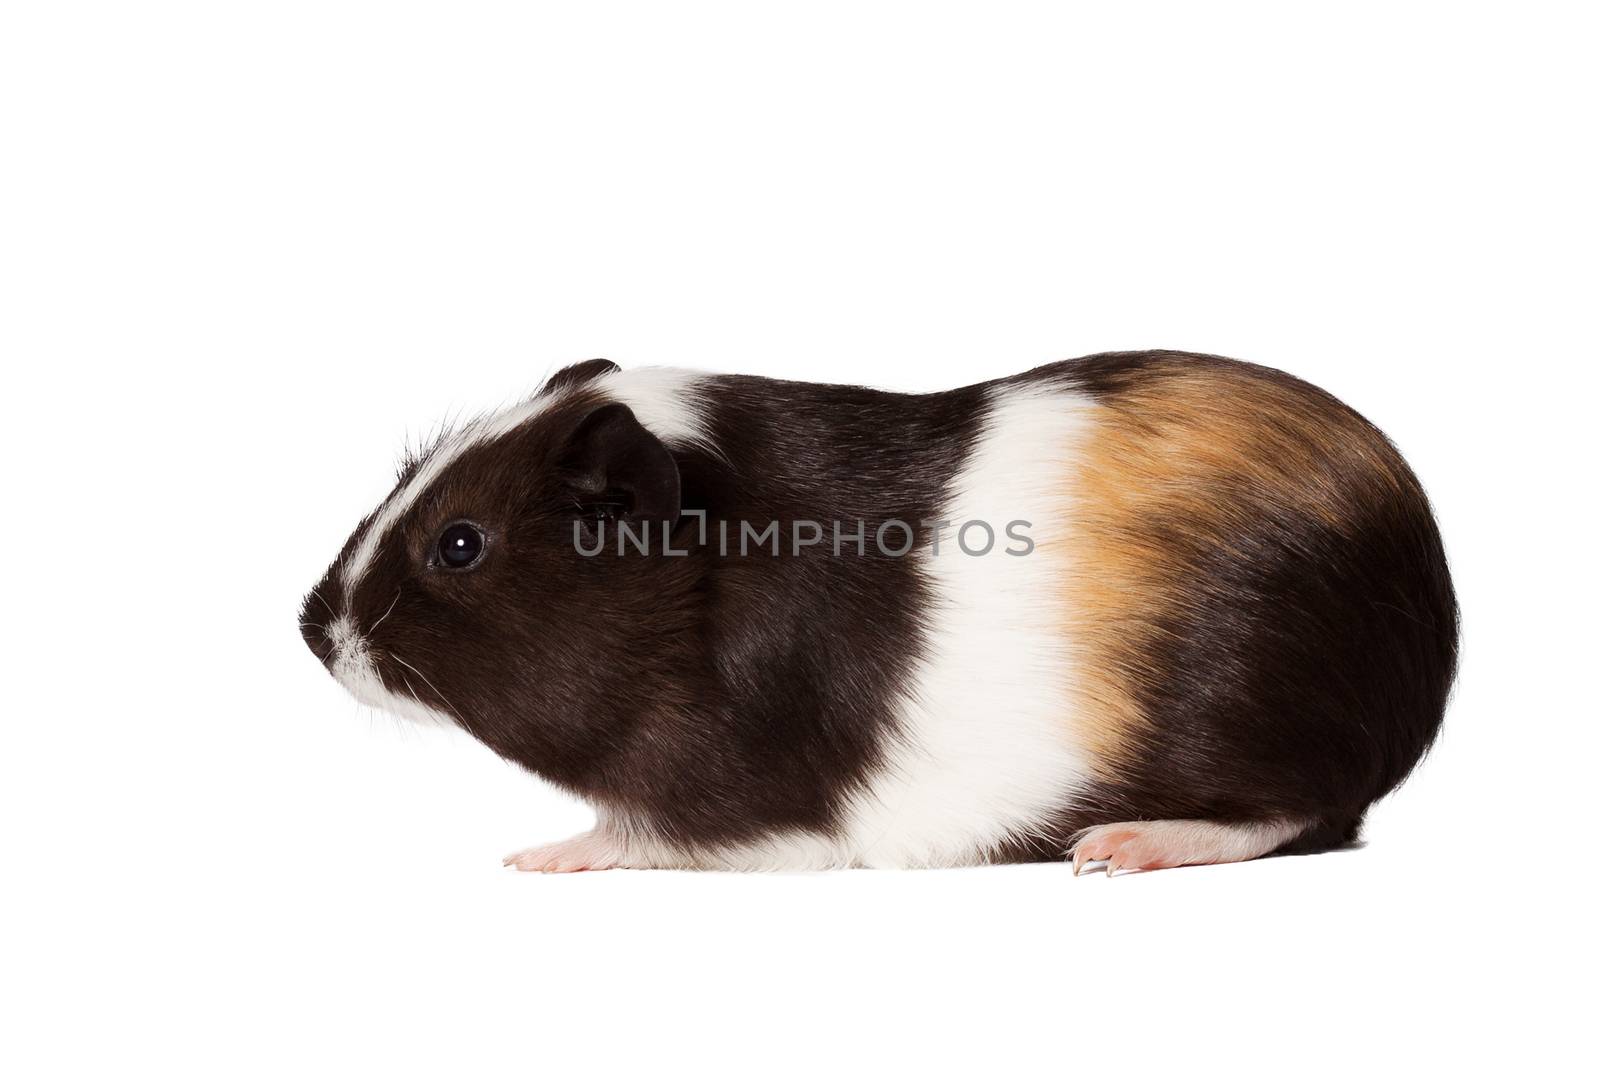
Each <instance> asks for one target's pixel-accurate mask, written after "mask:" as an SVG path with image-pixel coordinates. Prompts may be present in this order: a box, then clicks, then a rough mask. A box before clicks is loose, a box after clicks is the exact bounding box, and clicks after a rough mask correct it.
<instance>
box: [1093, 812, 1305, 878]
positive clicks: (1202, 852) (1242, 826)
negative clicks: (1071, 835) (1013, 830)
mask: <svg viewBox="0 0 1600 1067" xmlns="http://www.w3.org/2000/svg"><path fill="white" fill-rule="evenodd" d="M1305 828H1306V824H1305V823H1304V822H1302V821H1298V820H1289V819H1281V820H1273V821H1267V822H1249V823H1218V822H1207V821H1205V820H1202V819H1156V820H1152V821H1150V822H1114V823H1106V824H1105V825H1103V826H1091V827H1090V828H1089V829H1087V830H1085V831H1084V832H1083V833H1082V835H1081V836H1080V837H1079V838H1078V842H1077V844H1075V845H1074V846H1073V848H1072V873H1073V874H1074V875H1077V874H1079V873H1080V872H1082V870H1083V868H1084V865H1085V864H1089V863H1100V862H1104V863H1105V872H1106V874H1107V876H1110V875H1114V874H1116V873H1117V872H1118V871H1127V870H1140V871H1154V870H1160V869H1162V868H1164V867H1188V866H1192V865H1196V864H1203V863H1238V862H1240V861H1241V860H1253V859H1255V858H1256V857H1257V856H1264V855H1266V854H1267V853H1268V852H1271V851H1272V850H1273V849H1275V848H1277V847H1278V846H1279V845H1282V844H1283V843H1284V842H1286V841H1289V840H1291V839H1292V838H1294V837H1295V836H1296V835H1298V834H1300V833H1301V832H1302V831H1304V830H1305Z"/></svg>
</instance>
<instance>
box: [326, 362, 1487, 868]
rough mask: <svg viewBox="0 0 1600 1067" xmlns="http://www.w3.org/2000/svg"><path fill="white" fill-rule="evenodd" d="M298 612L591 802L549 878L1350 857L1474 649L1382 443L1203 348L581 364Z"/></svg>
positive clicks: (367, 539) (411, 475)
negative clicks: (714, 365) (761, 374)
mask: <svg viewBox="0 0 1600 1067" xmlns="http://www.w3.org/2000/svg"><path fill="white" fill-rule="evenodd" d="M301 627H302V633H303V636H304V638H305V640H306V643H307V644H309V645H310V647H311V649H312V651H313V652H314V653H315V654H316V655H317V656H318V657H319V658H320V659H321V660H322V661H323V663H324V664H325V666H326V667H327V669H328V670H329V671H330V672H331V673H332V674H333V676H334V677H335V678H336V679H337V680H338V681H339V682H341V683H342V684H343V685H344V686H345V687H346V688H348V689H349V690H350V691H351V692H352V693H354V694H355V696H356V697H357V698H358V700H360V701H361V702H363V703H365V704H369V705H372V706H374V707H378V708H386V709H389V710H390V711H392V712H394V713H396V714H398V715H403V716H407V717H410V718H414V719H420V720H424V721H432V722H442V723H446V724H450V725H453V726H455V727H459V728H461V729H463V730H465V731H467V732H468V733H470V734H471V735H472V736H474V737H476V738H477V739H478V740H480V741H482V742H483V743H484V744H485V745H487V746H488V747H489V748H490V749H492V750H493V751H495V752H496V753H498V754H499V755H501V756H502V757H504V758H505V759H507V760H509V761H511V762H513V763H516V764H518V765H520V766H521V767H524V768H526V769H527V770H529V771H531V772H533V773H534V774H536V775H539V776H540V777H542V778H544V779H546V780H548V781H549V782H551V783H554V784H555V785H557V786H559V787H561V788H562V789H564V790H568V791H570V792H572V793H574V794H576V795H578V796H579V797H582V798H584V799H585V800H586V801H587V802H589V803H590V804H591V805H592V806H593V807H594V809H595V810H596V814H597V820H596V825H595V827H594V828H593V829H592V830H590V831H588V832H587V833H583V834H580V835H578V836H577V837H574V838H571V839H570V840H566V841H562V842H559V843H557V844H551V845H545V846H543V847H539V848H533V849H529V850H527V851H524V852H518V853H516V854H514V855H512V856H510V857H508V858H507V859H506V861H505V862H506V863H507V864H508V865H510V866H514V867H516V868H518V869H520V870H535V871H576V870H600V869H605V868H611V867H633V868H656V867H671V868H702V869H738V870H756V869H783V868H789V869H796V868H802V869H803V868H835V867H878V868H885V867H887V868H906V867H942V866H956V865H972V864H983V863H1004V862H1021V861H1038V860H1056V859H1068V858H1070V859H1071V861H1072V864H1073V869H1074V871H1077V870H1079V869H1080V868H1081V867H1082V865H1083V864H1085V863H1102V862H1103V864H1104V870H1105V871H1106V872H1107V873H1114V872H1116V871H1118V870H1129V869H1136V868H1137V869H1146V870H1148V869H1154V868H1165V867H1176V866H1181V865H1186V864H1206V863H1227V862H1234V861H1240V860H1248V859H1252V858H1255V857H1258V856H1265V855H1270V854H1275V853H1289V852H1312V851H1323V850H1328V849H1333V848H1337V847H1340V846H1342V845H1345V844H1347V843H1350V842H1352V841H1353V840H1354V839H1355V837H1356V835H1357V833H1358V831H1359V828H1360V825H1361V820H1362V817H1363V814H1364V813H1365V811H1366V809H1367V807H1368V805H1370V804H1371V803H1372V802H1373V801H1375V800H1377V799H1378V798H1379V797H1382V796H1383V795H1385V794H1386V793H1388V792H1389V791H1390V790H1392V789H1394V788H1395V786H1397V785H1398V784H1399V783H1400V782H1401V781H1402V780H1403V779H1404V778H1405V777H1406V776H1407V774H1408V773H1409V772H1410V771H1411V769H1412V768H1413V767H1414V766H1415V765H1416V764H1417V762H1418V760H1420V759H1421V758H1422V756H1423V755H1424V753H1425V752H1426V751H1427V750H1428V748H1429V746H1430V744H1431V743H1432V741H1433V739H1434V736H1435V734H1436V732H1437V731H1438V729H1439V724H1440V721H1441V718H1442V716H1443V713H1444V707H1445V703H1446V699H1447V697H1448V694H1449V690H1450V687H1451V683H1452V680H1453V677H1454V673H1455V664H1456V649H1457V608H1456V600H1455V594H1454V591H1453V589H1452V587H1451V581H1450V575H1449V572H1448V570H1447V568H1446V563H1445V554H1444V550H1443V547H1442V545H1441V543H1440V537H1439V531H1438V528H1437V526H1436V524H1435V522H1434V518H1433V515H1432V513H1431V511H1430V509H1429V506H1428V502H1427V500H1426V498H1425V497H1424V495H1423V492H1422V489H1421V487H1420V486H1419V484H1418V482H1417V479H1416V477H1415V476H1414V475H1413V474H1412V472H1411V470H1410V468H1409V467H1408V466H1407V465H1406V463H1405V461H1404V460H1403V459H1401V457H1400V455H1399V453H1398V452H1397V451H1396V450H1395V448H1394V446H1393V445H1392V444H1391V443H1390V442H1389V440H1388V439H1387V438H1386V437H1385V436H1384V435H1383V434H1382V433H1381V432H1379V431H1378V430H1377V429H1376V428H1374V427H1373V426H1372V425H1371V424H1370V423H1368V422H1367V421H1366V420H1365V419H1363V418H1362V417H1361V416H1360V415H1358V414H1356V413H1355V412H1354V411H1352V410H1351V409H1350V408H1348V407H1346V406H1345V405H1344V404H1342V403H1340V402H1339V401H1338V400H1336V399H1334V397H1332V396H1330V395H1329V394H1327V393H1325V392H1323V391H1322V390H1320V389H1318V388H1316V387H1314V386H1311V385H1308V384H1306V383H1305V382H1303V381H1300V380H1299V379H1297V378H1294V377H1291V376H1290V375H1288V374H1284V373H1281V372H1278V371H1275V370H1270V369H1267V368H1264V367H1259V366H1255V365H1252V364H1247V363H1241V362H1235V361H1232V360H1227V359H1222V358H1218V357H1214V356H1202V355H1193V354H1187V353H1179V352H1118V353H1108V354H1103V355H1096V356H1089V357H1086V358H1083V359H1076V360H1069V361H1066V362H1061V363H1054V364H1051V365H1049V366H1045V367H1040V368H1038V369H1036V370H1032V371H1028V372H1026V373H1023V374H1018V375H1015V376H1013V377H1009V378H1002V379H999V380H997V381H991V382H987V383H985V384H981V385H973V386H968V387H965V388H960V389H954V390H951V391H949V392H941V393H933V394H927V395H912V394H900V393H891V392H881V391H877V390H873V389H866V388H859V387H855V386H843V385H814V384H808V383H802V382H791V381H776V380H771V379H766V378H758V377H748V376H743V375H716V374H699V373H691V372H686V371H677V370H667V369H662V368H646V369H639V370H619V369H618V368H617V366H616V365H615V364H613V363H610V362H608V361H605V360H592V361H589V362H587V363H580V364H578V365H577V366H573V367H569V368H567V369H566V370H563V371H561V372H559V373H557V374H555V375H554V376H553V377H552V378H551V379H550V380H549V381H548V382H547V383H546V384H545V385H544V386H543V387H542V388H541V389H540V390H539V392H538V393H537V394H536V395H534V396H533V397H532V398H530V399H529V400H527V401H526V402H524V403H521V404H520V405H517V406H515V407H512V408H510V409H508V410H504V411H501V412H499V413H496V414H492V415H488V416H485V417H483V418H480V419H478V420H476V421H473V422H471V423H469V424H466V425H464V426H462V427H461V428H459V429H457V430H455V431H453V432H450V433H448V434H445V435H444V436H442V437H441V438H440V439H439V440H437V441H436V442H434V443H433V444H432V445H431V446H430V447H427V448H426V449H424V450H423V451H422V452H421V454H418V455H415V456H413V457H411V458H409V459H408V461H407V462H406V463H405V465H404V467H403V469H402V471H401V474H400V477H399V482H398V484H397V485H396V486H395V488H394V489H393V491H392V492H390V494H389V496H388V497H387V499H385V500H384V501H383V502H382V503H381V504H380V505H379V506H378V507H377V509H376V510H375V511H373V512H372V513H371V514H370V515H369V516H368V517H367V518H366V519H365V520H363V521H362V522H361V524H360V525H359V526H358V527H357V528H356V530H355V532H354V533H352V534H351V535H350V537H349V540H348V541H347V542H346V543H345V546H344V549H343V551H342V552H340V554H339V556H338V558H337V559H336V560H335V561H334V563H333V565H332V566H331V567H330V568H329V569H328V572H327V574H326V575H325V576H324V577H323V578H322V580H321V581H320V582H318V583H317V585H316V587H315V588H314V589H313V590H312V592H311V593H310V594H309V595H308V596H307V597H306V600H305V605H304V610H303V613H302V616H301Z"/></svg>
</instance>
